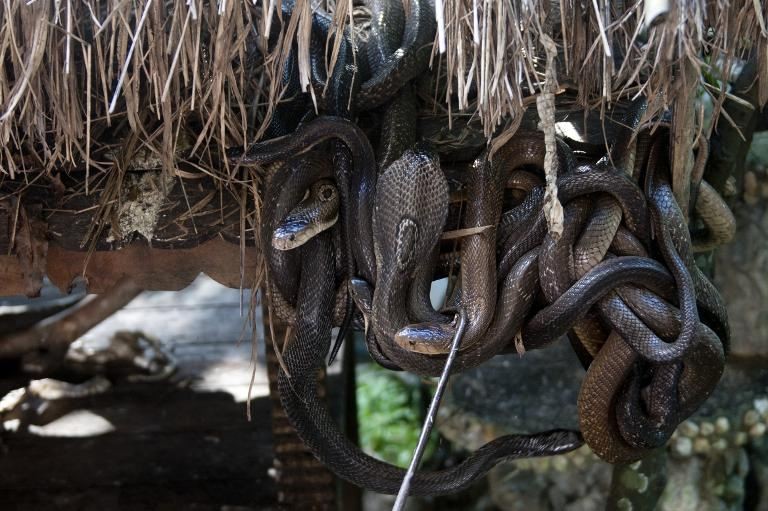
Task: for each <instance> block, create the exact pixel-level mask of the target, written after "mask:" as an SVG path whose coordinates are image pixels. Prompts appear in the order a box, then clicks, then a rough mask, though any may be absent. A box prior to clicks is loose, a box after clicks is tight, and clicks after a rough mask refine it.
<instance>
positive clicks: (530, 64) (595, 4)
mask: <svg viewBox="0 0 768 511" xmlns="http://www.w3.org/2000/svg"><path fill="white" fill-rule="evenodd" d="M308 1H309V0H298V4H299V5H298V8H297V9H296V10H297V11H298V12H300V13H301V14H300V15H299V16H298V17H297V18H298V19H297V20H296V23H295V24H292V25H291V26H290V27H288V26H286V27H285V31H284V32H287V34H285V33H284V34H283V36H284V37H299V38H302V37H304V35H303V34H301V33H300V34H298V35H296V34H295V33H293V32H297V30H295V29H296V27H306V28H308V24H302V20H301V17H302V16H304V15H306V13H308V12H309V11H308V10H305V9H301V8H300V7H301V5H302V4H303V2H308ZM276 3H278V2H275V1H274V0H272V1H270V2H267V1H266V0H265V1H263V2H256V1H254V2H245V1H239V2H238V1H232V0H229V1H227V0H219V1H217V2H201V1H199V0H188V1H187V2H168V1H160V0H155V1H152V0H136V1H133V2H125V1H122V0H96V1H90V2H86V1H67V2H62V1H44V0H37V1H34V2H20V1H19V2H4V3H3V5H2V8H0V9H1V10H0V60H2V62H3V63H4V65H3V66H2V67H0V105H1V106H0V140H2V142H3V145H2V155H1V157H0V168H2V172H3V173H6V174H10V175H15V174H16V172H19V171H24V170H25V169H26V170H29V168H30V167H36V168H44V169H46V170H50V169H52V168H55V167H57V166H61V165H81V164H83V163H84V164H85V165H86V166H94V167H97V168H100V167H103V166H105V165H107V166H108V165H111V164H112V163H104V162H102V158H100V157H101V155H102V153H101V151H102V150H103V145H104V144H106V143H107V141H110V142H113V141H114V140H117V139H119V138H121V137H125V135H126V134H127V133H131V134H133V135H135V138H136V143H134V144H133V145H134V146H135V147H137V148H138V147H140V146H142V145H144V146H146V147H147V148H149V149H150V150H152V151H155V152H156V154H157V156H158V158H159V159H160V160H161V161H162V163H163V164H164V166H166V167H167V168H172V167H173V166H174V163H173V161H172V159H173V158H172V155H173V154H175V151H174V150H173V149H174V147H175V146H176V144H177V142H178V139H179V133H180V132H184V131H185V130H188V129H189V126H190V124H196V126H195V127H194V128H193V131H194V132H193V133H192V135H193V136H192V139H193V140H192V141H191V146H192V152H193V153H194V154H198V155H200V156H201V159H204V158H203V157H202V156H203V155H204V154H205V153H206V152H207V148H208V146H209V145H210V144H216V145H221V146H228V145H236V144H243V143H244V142H245V141H247V140H248V139H249V138H252V137H253V136H254V133H255V132H256V131H258V128H259V127H260V126H261V122H262V121H263V116H264V113H265V106H266V105H265V103H266V104H268V103H269V102H270V101H271V102H272V103H274V102H275V101H276V99H277V96H278V93H279V87H277V85H278V84H276V83H273V82H272V81H271V80H270V76H271V75H272V73H271V71H274V69H276V68H277V67H276V66H277V64H278V63H277V61H279V60H280V56H281V55H280V52H279V50H280V49H281V45H278V47H277V48H276V50H275V54H274V55H267V57H266V59H264V58H261V57H260V55H259V51H258V48H260V47H261V48H262V49H263V46H264V37H265V36H266V32H267V31H266V30H265V27H267V26H268V22H267V20H266V18H268V17H271V16H276V15H277V14H276V11H279V9H277V10H276V9H275V4H276ZM254 4H255V5H254ZM761 4H762V2H758V1H754V0H731V1H722V0H687V1H680V2H669V1H658V0H653V1H646V2H640V1H637V2H631V1H626V2H609V1H607V0H592V1H588V2H575V1H573V0H551V1H536V0H512V1H508V2H497V1H494V0H471V1H470V0H446V1H441V0H438V1H437V2H436V8H437V13H438V14H437V18H438V20H443V22H442V23H439V25H440V30H439V32H438V36H437V40H438V43H439V44H438V45H436V47H435V50H436V51H435V54H434V58H433V69H434V72H435V73H437V74H439V75H440V76H442V77H443V79H444V80H445V83H446V84H447V87H446V88H445V89H443V90H444V92H445V94H446V96H447V97H439V98H437V100H438V101H439V102H445V103H446V104H452V109H453V111H454V112H455V111H456V110H457V109H458V110H459V111H475V112H477V113H478V114H479V116H480V118H481V120H482V121H483V124H484V125H485V126H486V129H487V132H488V133H490V132H491V131H492V130H493V128H494V127H495V126H497V125H498V124H500V123H505V122H508V121H509V120H510V119H512V118H514V117H515V116H518V115H519V114H520V112H521V109H522V108H523V107H524V105H525V104H526V103H525V101H524V99H525V98H526V97H528V96H531V95H532V94H535V93H537V92H538V91H540V90H541V88H542V84H543V82H544V71H545V69H546V67H547V65H546V62H547V60H546V55H547V45H546V41H548V40H549V39H550V38H551V39H552V40H553V41H554V42H555V43H556V45H557V48H556V49H555V51H557V52H558V58H557V59H556V60H555V61H554V62H555V64H556V66H557V69H556V71H557V72H556V73H554V74H553V75H552V76H553V77H554V78H555V79H556V80H557V86H558V87H565V86H567V87H570V88H572V90H573V91H574V92H575V98H576V99H577V101H578V104H580V105H582V106H586V105H595V104H596V103H599V102H600V101H612V100H616V99H617V98H618V97H620V96H622V95H633V94H638V93H645V94H646V95H647V96H648V97H649V98H651V102H652V108H651V110H656V109H658V108H661V107H663V106H669V105H672V104H674V103H675V102H676V101H678V99H679V98H680V97H681V96H683V97H686V98H687V97H688V96H689V95H690V93H691V90H693V89H694V87H695V86H696V85H697V84H699V83H700V79H699V77H700V76H701V73H700V72H699V71H700V70H701V71H704V72H705V73H707V74H708V75H709V76H712V77H713V78H716V77H717V76H718V75H720V74H721V73H720V71H719V70H721V69H728V68H729V65H728V62H729V60H733V59H734V58H737V57H740V56H743V55H744V54H745V52H748V51H756V52H757V53H758V55H759V59H758V60H759V62H760V68H761V69H760V72H759V73H758V76H759V80H760V90H761V99H762V101H763V102H764V101H765V100H766V98H768V65H766V59H768V51H766V48H768V37H767V36H768V32H766V25H765V13H764V11H765V10H766V9H765V7H764V6H762V5H761ZM350 5H351V2H349V3H344V2H342V3H340V4H339V6H340V8H338V9H334V6H333V5H330V6H328V7H329V8H330V9H331V10H333V11H334V12H335V16H336V19H337V21H339V22H341V23H348V22H349V20H350V19H351V17H350V14H349V12H348V11H349V6H350ZM358 11H359V9H358ZM358 11H356V13H357V12H358ZM659 13H661V15H660V16H659V15H658V14H659ZM355 19H357V20H358V22H359V20H361V19H364V17H361V16H358V17H356V18H355ZM649 21H650V22H652V23H651V24H650V25H649V24H648V23H647V22H649ZM358 25H360V23H358ZM358 28H360V26H358ZM638 42H640V44H638ZM438 48H440V49H444V50H445V53H444V54H440V53H439V51H438ZM552 49H554V47H551V48H550V51H551V50H552ZM300 60H301V59H300ZM265 63H266V64H265ZM687 66H691V67H693V68H694V69H695V72H693V73H687V72H686V67H687ZM303 72H304V73H308V70H306V69H304V70H303ZM703 85H705V89H704V90H705V91H706V92H712V93H713V94H715V95H717V94H718V92H719V91H716V90H712V89H713V88H714V87H716V84H715V82H710V83H708V84H703ZM473 87H476V88H477V94H476V96H475V97H472V96H471V95H470V91H471V90H473ZM32 149H34V151H31V150H32ZM31 152H35V153H37V154H38V155H39V158H33V159H32V160H28V159H23V158H21V156H22V154H29V153H31ZM35 160H36V161H35ZM203 166H205V165H204V164H203ZM208 170H211V171H214V172H216V173H219V172H221V173H222V174H224V175H226V174H227V170H225V169H212V168H211V169H208Z"/></svg>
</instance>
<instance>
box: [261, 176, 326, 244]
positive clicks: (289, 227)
mask: <svg viewBox="0 0 768 511" xmlns="http://www.w3.org/2000/svg"><path fill="white" fill-rule="evenodd" d="M338 216H339V192H338V190H337V189H336V186H334V185H333V183H332V181H330V180H329V179H321V180H319V181H317V182H316V183H314V184H313V185H312V187H311V189H310V192H309V194H308V196H307V197H306V198H305V199H304V200H302V201H301V202H300V203H299V204H298V205H297V206H296V207H295V208H293V209H292V210H291V212H290V213H288V216H286V217H285V219H284V220H283V221H282V222H280V225H278V226H277V228H276V229H275V232H274V233H273V235H272V246H273V247H274V248H276V249H277V250H293V249H294V248H297V247H300V246H301V245H303V244H304V243H306V242H307V241H308V240H309V239H310V238H312V237H313V236H316V235H317V234H319V233H321V232H323V231H324V230H326V229H329V228H330V227H332V226H333V225H334V224H335V223H336V221H337V219H338Z"/></svg>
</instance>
